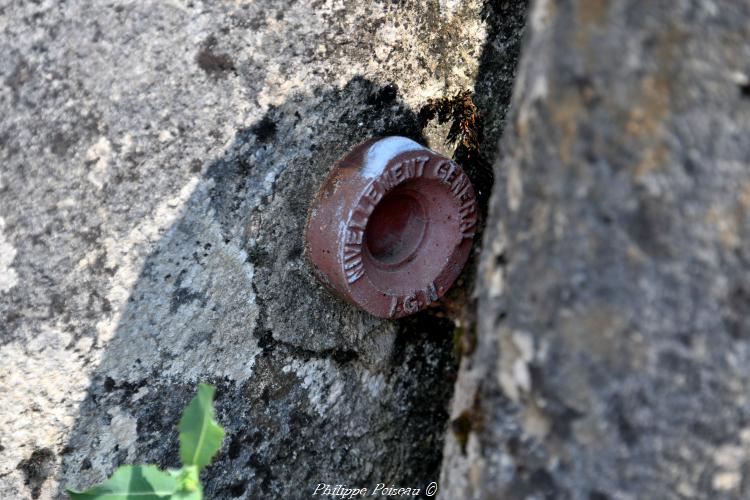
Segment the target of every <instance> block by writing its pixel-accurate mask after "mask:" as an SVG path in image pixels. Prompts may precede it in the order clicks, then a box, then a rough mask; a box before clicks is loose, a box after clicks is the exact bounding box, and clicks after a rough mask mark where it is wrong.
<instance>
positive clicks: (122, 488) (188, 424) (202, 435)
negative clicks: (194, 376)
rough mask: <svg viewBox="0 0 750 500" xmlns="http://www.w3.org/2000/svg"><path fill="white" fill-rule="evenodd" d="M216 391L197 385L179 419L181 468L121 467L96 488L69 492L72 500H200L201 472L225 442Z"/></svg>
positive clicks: (201, 492) (210, 387)
mask: <svg viewBox="0 0 750 500" xmlns="http://www.w3.org/2000/svg"><path fill="white" fill-rule="evenodd" d="M214 392H215V389H214V388H213V387H212V386H210V385H207V384H199V385H198V394H196V396H195V397H194V398H193V400H192V401H190V404H189V405H188V406H187V408H185V411H184V412H183V413H182V418H180V426H179V430H180V460H181V461H182V468H180V469H169V470H167V471H163V470H161V469H159V468H158V467H156V466H155V465H123V466H121V467H119V468H118V469H117V470H116V471H115V473H114V474H112V477H110V478H109V479H107V480H106V481H104V482H103V483H102V484H100V485H98V486H94V487H93V488H91V489H89V490H86V491H83V492H78V491H71V490H68V493H69V494H70V497H71V498H72V499H73V500H78V499H82V500H90V499H100V500H102V499H105V498H106V499H111V500H130V499H136V498H137V499H139V500H157V499H158V500H164V499H179V500H200V499H202V498H203V488H202V487H201V483H200V478H199V476H200V472H201V470H202V469H203V468H204V467H205V466H207V465H208V464H210V463H211V459H212V458H213V457H214V455H215V454H216V452H217V451H219V448H221V442H222V441H223V440H224V429H223V428H222V427H221V426H220V425H219V424H218V422H216V420H215V419H214V408H213V404H212V402H213V398H214Z"/></svg>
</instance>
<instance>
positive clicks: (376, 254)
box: [365, 188, 427, 268]
mask: <svg viewBox="0 0 750 500" xmlns="http://www.w3.org/2000/svg"><path fill="white" fill-rule="evenodd" d="M426 228H427V217H426V214H425V211H424V208H423V206H422V203H421V202H420V201H419V194H418V193H416V192H414V191H412V190H411V189H408V188H407V189H396V190H395V191H393V192H391V193H389V194H388V195H386V196H385V197H384V198H383V199H382V200H381V201H380V203H379V204H378V206H377V207H376V208H375V210H374V211H373V212H372V214H371V215H370V219H369V221H368V222H367V228H366V229H365V247H366V248H367V251H368V252H369V253H370V255H372V257H373V260H374V261H375V263H376V264H378V265H380V266H382V267H387V268H394V267H398V266H399V265H400V264H403V263H405V262H407V261H409V260H411V258H412V257H413V256H414V254H415V253H416V252H417V250H418V249H419V246H420V243H422V239H423V238H424V234H425V230H426Z"/></svg>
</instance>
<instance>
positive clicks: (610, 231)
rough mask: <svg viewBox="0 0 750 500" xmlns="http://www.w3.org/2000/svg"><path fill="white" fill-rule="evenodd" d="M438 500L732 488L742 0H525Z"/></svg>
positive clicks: (742, 258)
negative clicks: (474, 318)
mask: <svg viewBox="0 0 750 500" xmlns="http://www.w3.org/2000/svg"><path fill="white" fill-rule="evenodd" d="M528 19H529V23H528V28H527V33H526V35H527V38H526V42H525V45H524V47H523V48H522V61H521V63H520V67H519V71H518V76H517V81H516V87H515V91H514V96H513V99H512V105H511V106H512V107H511V109H512V111H511V114H510V115H509V117H508V121H507V123H508V126H507V127H506V129H505V135H504V137H503V140H502V143H501V149H500V153H499V162H498V163H497V170H496V177H497V184H496V186H495V189H494V191H493V197H492V201H491V208H490V214H489V217H488V224H487V228H486V233H485V243H484V248H483V253H482V263H481V265H480V273H479V282H480V283H479V290H478V297H479V312H478V318H479V323H478V331H477V337H476V348H475V349H474V351H473V353H472V354H470V355H466V356H464V358H463V359H462V364H461V369H460V373H459V378H458V382H457V385H456V389H455V396H454V400H453V405H452V410H451V418H452V423H451V432H449V433H448V435H447V438H446V447H445V453H444V461H443V466H442V479H441V488H442V490H441V491H442V492H443V495H444V497H445V498H503V499H516V498H518V499H521V498H523V499H547V498H549V499H589V500H606V499H618V500H626V499H657V498H658V499H693V498H701V499H746V498H750V397H749V396H750V393H749V392H748V387H749V386H750V321H749V320H748V318H750V253H748V249H749V248H750V22H748V21H750V4H748V3H747V2H704V1H688V0H677V1H669V2H653V1H638V0H618V1H615V0H611V1H608V0H571V1H566V2H553V1H549V0H544V1H543V0H539V1H537V2H535V4H534V6H533V8H531V9H530V12H529V16H528Z"/></svg>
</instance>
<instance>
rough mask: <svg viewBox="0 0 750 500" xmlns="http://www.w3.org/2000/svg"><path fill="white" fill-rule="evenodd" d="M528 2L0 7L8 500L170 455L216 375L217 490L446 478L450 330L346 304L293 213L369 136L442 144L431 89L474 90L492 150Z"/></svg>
mask: <svg viewBox="0 0 750 500" xmlns="http://www.w3.org/2000/svg"><path fill="white" fill-rule="evenodd" d="M523 10H524V5H523V3H512V4H508V3H505V2H491V3H490V4H487V3H485V2H482V1H480V0H466V1H461V2H455V1H447V2H443V1H441V2H437V1H427V0H425V1H420V2H391V1H388V2H371V3H370V2H360V1H358V0H357V1H354V0H353V1H347V2H341V1H332V0H329V1H314V2H297V1H295V0H275V1H272V0H263V1H257V2H200V1H179V0H178V1H172V2H100V1H72V2H66V3H65V5H64V6H61V5H60V3H59V2H57V1H56V0H46V1H45V0H40V1H35V2H16V1H13V0H11V1H9V2H0V53H2V54H3V57H2V58H0V82H2V84H1V85H0V162H2V163H1V164H0V165H1V166H0V359H1V360H2V368H0V497H2V498H28V497H33V498H50V497H55V496H57V495H61V494H62V493H61V491H62V490H61V488H62V486H69V487H76V488H81V487H85V486H88V485H91V484H93V483H95V482H98V481H101V480H103V479H104V478H105V477H106V476H107V475H108V474H110V473H111V472H112V471H113V470H114V469H115V468H116V467H117V466H118V465H120V464H122V463H133V462H153V463H156V464H159V465H160V466H175V465H177V460H178V458H177V442H176V432H175V425H176V423H177V421H178V417H179V414H180V412H181V410H182V408H183V407H184V405H185V404H186V403H187V401H188V400H189V398H190V397H191V396H192V394H193V391H194V389H195V386H196V383H197V381H199V380H203V381H207V382H212V383H214V384H216V385H217V386H218V389H219V390H218V398H217V406H218V418H219V420H220V421H221V423H222V424H223V425H224V426H225V427H226V428H227V436H228V437H227V440H226V442H225V445H224V447H223V448H222V450H221V452H220V455H219V457H218V459H217V462H216V464H215V465H213V466H212V467H210V468H209V469H208V470H207V472H206V473H205V475H204V479H205V481H206V492H207V495H208V497H209V498H227V497H251V498H261V497H263V498H265V497H279V498H281V497H288V498H302V497H306V496H308V494H309V492H311V491H312V489H313V488H314V486H315V484H317V483H318V482H321V481H326V482H332V483H336V482H339V483H347V484H352V485H363V486H371V485H372V484H374V483H376V482H387V483H397V484H404V485H406V486H423V485H424V484H426V483H427V482H429V481H432V480H436V479H437V476H438V473H439V465H440V460H441V453H442V448H443V446H442V441H443V435H444V427H445V424H446V421H447V416H448V415H447V405H448V399H449V398H450V394H451V391H452V386H453V381H454V377H455V369H456V366H455V358H454V355H453V346H452V339H451V333H452V330H453V323H452V322H451V321H450V320H449V319H445V318H441V317H439V316H438V315H436V314H424V315H421V316H419V317H417V318H414V319H410V320H406V321H402V322H385V321H379V320H375V319H373V318H371V317H369V316H367V315H366V314H364V313H361V312H359V311H357V310H354V309H353V308H351V307H349V306H347V305H345V304H344V303H343V302H341V301H339V300H337V299H335V298H333V297H332V296H331V295H330V294H328V293H327V292H325V291H324V290H323V289H322V288H321V286H320V285H319V284H318V283H317V282H316V281H315V280H314V279H313V278H312V275H311V272H310V269H309V267H308V265H307V263H306V261H305V256H304V251H303V242H302V228H303V226H304V222H305V218H306V213H307V206H308V202H309V199H310V198H311V196H312V194H313V192H314V190H315V189H316V187H317V185H318V184H319V182H320V181H321V180H322V179H323V178H324V176H325V174H326V172H327V170H328V169H329V167H330V166H331V165H332V163H333V162H334V161H335V160H336V159H337V158H338V157H340V156H341V155H342V154H343V153H344V152H346V151H347V150H348V149H349V148H351V147H352V146H353V145H354V144H356V143H357V142H359V141H361V140H364V139H366V138H368V137H370V136H373V135H378V134H391V133H399V134H403V135H407V136H410V137H412V138H415V139H416V140H422V141H423V142H424V140H425V137H426V136H427V135H429V136H430V138H431V139H433V140H434V139H435V138H437V140H438V141H439V140H441V136H440V133H439V130H440V127H437V130H438V132H435V130H434V128H435V127H433V128H432V129H431V128H430V127H432V125H429V124H428V125H429V126H428V127H427V129H425V128H424V126H425V123H423V122H422V121H421V120H420V119H419V113H418V112H419V110H420V109H421V108H422V106H424V105H425V104H426V103H427V102H428V101H429V100H430V99H439V98H441V97H445V96H453V95H455V94H456V93H457V92H459V91H462V90H471V89H472V88H473V87H474V86H475V83H476V85H477V88H476V91H477V94H476V96H475V97H476V101H477V103H478V105H479V107H480V110H484V109H485V108H486V107H487V105H488V103H494V107H493V108H492V109H488V114H487V120H488V121H487V124H488V126H487V131H486V134H487V137H488V138H490V139H491V140H490V143H491V144H494V143H495V139H496V137H497V134H499V131H500V129H501V126H502V114H503V112H504V109H505V105H506V103H507V100H508V96H509V93H510V84H509V83H510V82H511V81H512V78H513V70H514V62H515V54H516V53H517V47H518V40H519V37H520V32H521V30H522V25H523V23H522V13H523ZM483 47H484V48H483ZM509 49H511V50H510V51H509ZM492 54H495V55H496V56H497V57H496V58H495V57H491V55H492ZM493 64H494V65H495V66H493ZM483 67H486V68H490V67H492V71H491V72H487V71H485V72H483V71H482V68H483ZM493 94H494V95H493ZM428 129H429V131H430V133H429V134H427V132H428ZM444 135H445V134H444V133H443V136H442V137H444ZM433 145H435V146H441V145H440V144H439V143H434V142H433ZM492 149H493V148H492V147H490V148H489V150H490V151H489V153H485V155H489V154H491V151H492ZM479 165H480V167H481V162H479ZM477 168H479V167H477ZM480 169H481V168H480ZM478 187H479V188H480V189H484V190H485V191H488V190H489V185H480V186H478Z"/></svg>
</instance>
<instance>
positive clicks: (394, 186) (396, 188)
mask: <svg viewBox="0 0 750 500" xmlns="http://www.w3.org/2000/svg"><path fill="white" fill-rule="evenodd" d="M476 210H477V207H476V196H475V194H474V188H473V186H472V185H471V182H470V181H469V178H468V177H467V175H466V174H465V173H464V172H463V170H461V168H460V167H459V166H458V165H456V163H454V162H453V161H451V160H450V159H448V158H445V157H444V156H441V155H439V154H437V153H435V152H434V151H432V150H430V149H427V148H425V147H424V146H421V145H420V144H418V143H416V142H414V141H412V140H410V139H407V138H405V137H385V138H381V139H371V140H369V141H367V142H364V143H362V144H360V145H358V146H357V147H355V148H354V149H353V150H352V151H351V152H350V153H349V154H347V155H346V156H344V157H343V158H342V159H341V160H339V161H338V163H336V165H335V166H334V167H333V169H332V171H331V173H330V174H329V176H328V178H327V179H326V180H325V182H324V183H323V185H322V186H321V188H320V191H319V192H318V194H317V195H316V197H315V199H314V200H313V203H312V207H311V210H310V217H309V219H308V223H307V229H306V240H307V250H308V255H309V257H310V260H311V261H312V263H313V264H314V266H315V268H316V269H317V272H318V275H319V277H320V278H321V280H322V281H323V282H324V283H325V284H326V285H327V286H328V287H329V288H330V289H331V290H333V291H334V292H336V293H337V294H338V295H340V296H341V297H342V298H344V299H345V300H348V301H349V302H351V303H353V304H355V305H357V306H359V307H361V308H362V309H364V310H365V311H367V312H369V313H371V314H373V315H375V316H378V317H381V318H400V317H402V316H406V315H409V314H413V313H415V312H417V311H420V310H422V309H424V308H425V307H427V306H429V305H430V304H432V303H433V302H435V301H437V300H438V299H439V298H440V297H442V296H443V295H444V294H445V293H446V292H447V291H448V289H449V288H450V287H451V285H452V284H453V282H454V281H455V280H456V278H457V277H458V275H459V274H460V272H461V269H462V268H463V266H464V264H465V263H466V260H467V259H468V257H469V252H470V251H471V246H472V241H473V238H474V232H475V228H476V221H477V212H476Z"/></svg>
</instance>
